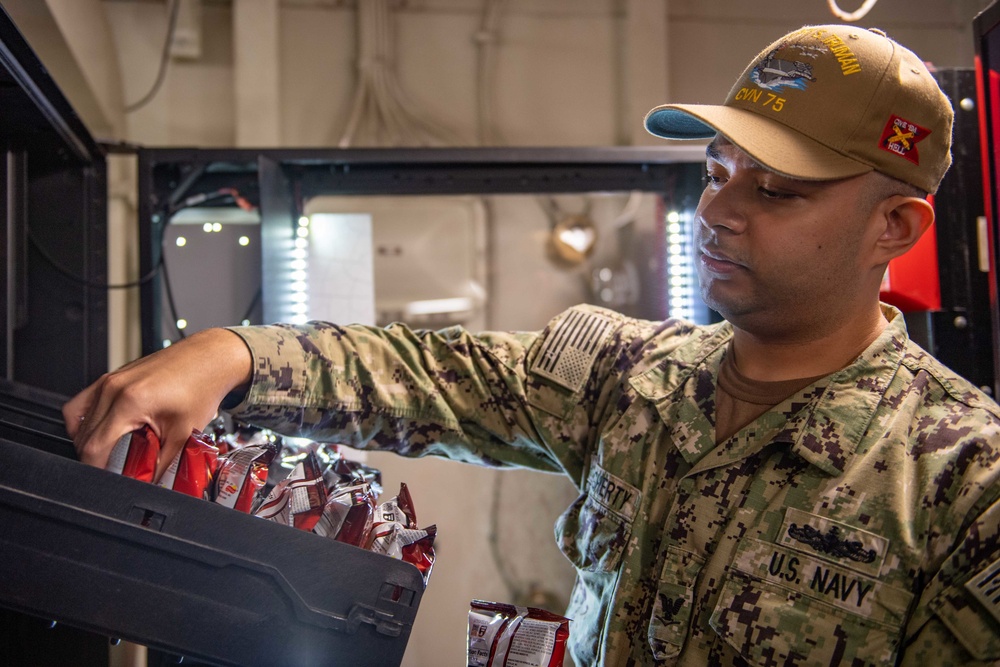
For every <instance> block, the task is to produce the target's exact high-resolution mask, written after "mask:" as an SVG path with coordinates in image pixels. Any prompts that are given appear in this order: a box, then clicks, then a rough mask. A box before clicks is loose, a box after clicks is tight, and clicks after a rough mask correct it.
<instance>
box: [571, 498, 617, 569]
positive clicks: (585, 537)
mask: <svg viewBox="0 0 1000 667" xmlns="http://www.w3.org/2000/svg"><path fill="white" fill-rule="evenodd" d="M631 530H632V526H631V524H629V523H628V522H626V521H625V520H624V519H623V518H622V517H619V516H618V515H617V514H615V513H613V512H610V511H608V510H607V509H605V507H604V506H603V505H601V504H600V503H598V502H597V501H596V500H594V499H593V498H591V497H590V496H589V495H586V494H585V495H582V496H580V497H579V498H577V499H576V501H575V502H574V503H573V504H572V505H570V506H569V509H567V510H566V511H565V512H563V514H562V516H560V517H559V520H558V521H556V541H557V542H558V544H559V549H560V550H561V551H562V552H563V554H564V555H565V556H566V558H568V559H569V561H570V562H571V563H573V565H574V566H575V567H577V568H578V569H580V570H584V571H585V572H611V571H613V570H615V569H616V568H617V567H618V564H619V562H621V557H622V551H624V549H625V543H626V542H627V541H628V538H629V534H630V533H631Z"/></svg>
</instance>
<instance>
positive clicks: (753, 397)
mask: <svg viewBox="0 0 1000 667" xmlns="http://www.w3.org/2000/svg"><path fill="white" fill-rule="evenodd" d="M826 375H828V373H824V374H823V375H817V376H816V377H811V378H798V379H794V380H779V381H777V382H763V381H761V380H751V379H750V378H748V377H746V376H745V375H743V374H742V373H740V371H739V369H737V368H736V354H735V353H734V352H733V346H732V343H730V345H729V348H728V349H727V350H726V355H725V356H724V357H723V358H722V364H721V365H720V367H719V382H718V384H717V385H716V390H715V442H716V444H718V443H720V442H722V441H724V440H726V439H728V438H729V437H730V436H732V435H733V434H734V433H736V432H737V431H739V430H740V429H741V428H743V427H744V426H746V425H747V424H749V423H750V422H752V421H753V420H754V419H756V418H757V417H759V416H761V415H762V414H764V413H765V412H767V411H768V410H770V409H771V408H773V407H774V406H776V405H777V404H778V403H781V402H782V401H783V400H785V399H786V398H788V397H789V396H791V395H792V394H794V393H795V392H797V391H799V390H800V389H805V388H806V387H808V386H809V385H811V384H812V383H813V382H815V381H816V380H819V379H820V378H822V377H826Z"/></svg>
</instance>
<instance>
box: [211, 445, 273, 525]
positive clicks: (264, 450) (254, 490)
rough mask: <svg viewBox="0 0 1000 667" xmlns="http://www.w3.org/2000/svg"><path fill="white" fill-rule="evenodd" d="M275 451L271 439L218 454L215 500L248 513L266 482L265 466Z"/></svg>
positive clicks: (266, 468) (266, 469) (214, 490)
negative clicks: (221, 454)
mask: <svg viewBox="0 0 1000 667" xmlns="http://www.w3.org/2000/svg"><path fill="white" fill-rule="evenodd" d="M277 451H278V450H277V446H276V445H275V444H274V443H273V442H265V443H263V444H260V445H247V446H245V447H242V448H240V449H234V450H232V451H230V452H228V453H226V454H225V455H224V456H220V457H219V470H218V472H217V473H216V475H215V484H214V485H213V494H212V495H213V499H214V500H215V502H216V503H218V504H220V505H223V506H225V507H232V508H234V509H237V510H239V511H240V512H246V513H248V514H249V513H250V511H251V510H252V509H253V503H254V501H255V500H256V498H257V496H258V494H259V492H260V490H261V489H263V488H264V485H265V484H266V483H267V471H268V466H269V465H270V463H271V459H273V458H274V455H275V453H276V452H277Z"/></svg>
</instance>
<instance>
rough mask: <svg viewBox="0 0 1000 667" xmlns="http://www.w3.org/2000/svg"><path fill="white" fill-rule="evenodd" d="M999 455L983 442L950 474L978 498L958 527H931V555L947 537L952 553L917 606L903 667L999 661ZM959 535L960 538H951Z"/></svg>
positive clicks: (939, 523)
mask: <svg viewBox="0 0 1000 667" xmlns="http://www.w3.org/2000/svg"><path fill="white" fill-rule="evenodd" d="M994 434H995V433H994ZM983 435H984V437H989V436H988V435H986V434H983ZM997 455H998V452H997V450H995V449H994V448H991V447H988V446H985V447H983V448H981V449H979V450H978V451H977V452H976V453H975V454H970V455H969V456H968V457H967V458H966V460H964V461H962V462H961V464H960V466H955V468H956V469H955V470H952V471H951V472H950V474H952V475H954V476H956V477H958V476H959V475H961V477H964V481H965V484H963V485H962V486H963V487H964V489H965V491H966V493H965V494H963V495H965V496H966V497H972V498H977V500H976V501H975V503H974V505H973V506H972V507H971V508H970V511H969V513H968V514H966V516H972V517H974V518H973V519H972V520H971V521H970V520H966V522H965V524H964V525H963V526H962V527H960V528H959V529H958V530H957V531H955V532H952V531H951V530H949V527H948V523H949V522H948V520H946V519H938V520H935V519H932V520H931V525H930V526H927V528H928V529H929V531H930V535H931V538H930V540H929V544H930V546H931V551H932V553H933V551H934V548H935V547H934V544H935V543H937V542H940V543H942V544H945V543H947V544H948V547H947V548H949V549H950V551H948V553H947V554H946V556H945V557H944V561H943V564H942V565H941V567H940V568H939V569H938V570H937V572H936V574H935V575H934V577H933V578H932V579H931V580H930V581H929V582H928V583H927V586H926V587H925V588H924V590H923V592H922V594H921V597H920V600H919V602H918V603H917V605H916V607H915V611H914V613H913V616H912V617H911V620H910V623H909V626H908V628H907V635H908V637H907V639H906V642H905V644H904V647H903V654H902V660H901V661H900V664H901V665H903V666H906V667H918V666H923V665H967V666H968V667H976V666H979V665H996V664H1000V479H998V474H997V472H998V468H997V466H996V465H995V461H996V457H997ZM959 471H960V472H959ZM946 472H948V471H946ZM961 473H964V474H961ZM939 482H940V483H941V484H942V487H944V485H945V484H946V483H947V480H945V479H939ZM964 501H965V498H961V497H959V498H948V499H946V500H945V503H946V504H947V505H948V506H950V507H961V506H962V505H963V504H964ZM951 521H952V522H954V519H952V520H951ZM953 525H954V523H953ZM955 537H957V540H953V538H955Z"/></svg>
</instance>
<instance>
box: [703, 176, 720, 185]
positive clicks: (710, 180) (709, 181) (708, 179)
mask: <svg viewBox="0 0 1000 667" xmlns="http://www.w3.org/2000/svg"><path fill="white" fill-rule="evenodd" d="M704 181H705V184H706V185H718V184H719V183H722V182H723V178H722V177H721V176H715V175H714V174H705V178H704Z"/></svg>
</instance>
